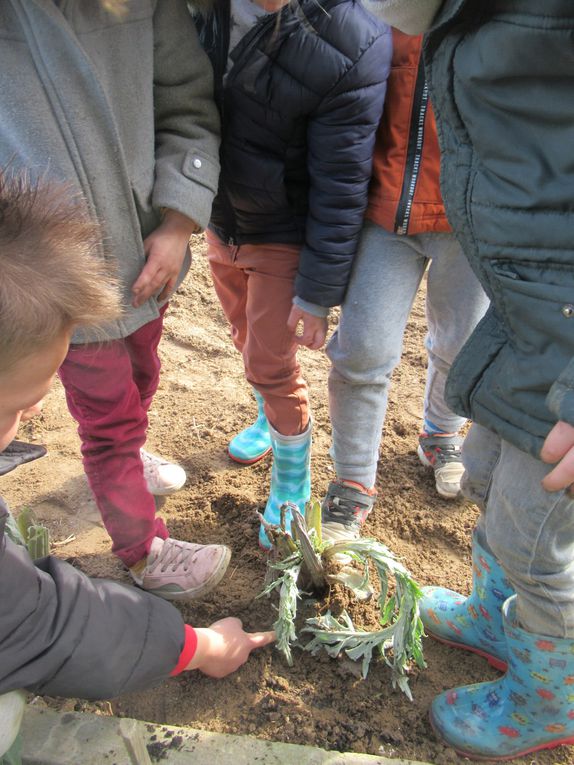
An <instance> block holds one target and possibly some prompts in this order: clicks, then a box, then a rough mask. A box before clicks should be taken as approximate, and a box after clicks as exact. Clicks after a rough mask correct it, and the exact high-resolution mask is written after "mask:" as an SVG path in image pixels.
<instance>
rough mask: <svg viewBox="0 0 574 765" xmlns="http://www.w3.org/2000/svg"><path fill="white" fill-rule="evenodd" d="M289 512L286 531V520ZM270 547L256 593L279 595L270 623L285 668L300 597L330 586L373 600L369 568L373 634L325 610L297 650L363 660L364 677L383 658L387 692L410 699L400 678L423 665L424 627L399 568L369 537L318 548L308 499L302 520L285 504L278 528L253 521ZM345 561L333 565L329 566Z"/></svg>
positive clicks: (413, 590) (413, 588)
mask: <svg viewBox="0 0 574 765" xmlns="http://www.w3.org/2000/svg"><path fill="white" fill-rule="evenodd" d="M288 511H290V513H291V516H292V524H291V529H290V532H291V533H289V532H288V531H287V529H286V528H285V519H286V517H287V513H288ZM260 519H261V521H262V523H263V524H264V527H265V530H266V532H267V536H268V537H269V540H270V541H271V544H272V547H273V555H272V558H271V559H270V561H269V563H268V581H267V582H266V586H265V588H264V590H263V592H262V593H261V595H270V594H271V593H272V592H274V591H275V590H278V591H279V605H278V607H277V610H278V617H277V620H276V622H275V624H274V629H275V632H276V634H277V646H278V648H279V650H280V651H281V652H282V653H283V654H284V656H285V658H286V659H287V662H288V663H289V664H290V665H291V664H292V663H293V655H292V650H291V649H292V646H294V645H299V642H298V635H297V627H296V616H297V604H298V601H299V600H300V599H301V597H302V595H303V594H309V593H312V594H313V595H315V597H319V598H320V597H322V596H324V594H325V593H326V592H328V590H329V588H330V587H331V586H332V585H334V584H335V583H339V584H342V585H343V586H345V587H346V588H348V589H349V590H350V591H351V592H352V593H353V595H354V597H355V598H357V599H358V600H365V599H367V598H369V597H371V596H372V595H373V589H372V585H371V573H370V567H371V566H372V567H373V568H374V569H375V571H376V573H377V576H378V579H379V584H380V591H379V595H378V608H379V624H380V629H376V630H373V631H369V630H360V629H356V628H355V625H354V624H353V622H352V620H351V617H350V616H349V614H348V613H347V612H346V611H343V612H342V613H341V614H340V615H339V617H338V618H335V616H333V615H332V614H331V612H330V611H327V613H326V614H324V615H323V616H318V617H315V618H310V619H307V620H306V622H305V626H304V627H303V628H302V629H301V630H300V632H302V633H303V632H305V633H310V634H311V635H312V636H313V637H312V639H311V641H310V642H308V643H307V644H306V645H304V646H302V647H303V648H304V649H305V650H306V651H311V653H313V654H315V653H317V652H318V651H320V650H321V649H324V650H325V651H326V652H327V653H328V654H329V656H332V657H337V656H339V655H340V654H341V652H345V654H346V655H347V656H348V657H349V658H350V659H353V660H354V661H358V660H359V659H360V660H362V674H363V677H366V676H367V673H368V670H369V666H370V663H371V660H372V658H373V655H378V656H381V657H382V658H383V660H384V661H385V663H386V664H387V665H388V666H389V667H390V669H391V673H392V674H391V679H392V683H393V686H397V685H398V687H399V688H400V689H401V690H402V691H403V692H404V693H405V694H406V695H407V697H408V698H409V699H412V694H411V691H410V688H409V685H408V677H407V673H408V671H409V669H410V668H411V667H412V665H413V663H414V664H416V665H417V666H418V667H421V668H422V667H424V666H425V662H424V658H423V653H422V635H423V625H422V622H421V619H420V616H419V607H418V602H419V599H420V597H421V591H420V588H419V586H418V584H417V583H416V582H415V581H414V579H413V578H412V577H411V575H410V574H409V572H408V571H407V569H406V568H405V567H404V566H403V564H402V563H401V562H400V561H399V560H397V558H396V557H395V555H394V554H393V553H392V552H391V551H390V550H389V549H388V548H387V547H386V546H385V545H383V544H381V543H380V542H378V541H377V540H375V539H370V538H359V539H353V540H344V541H341V542H336V543H332V542H324V541H323V540H322V537H321V507H320V504H319V502H317V501H311V502H309V503H308V504H307V506H306V508H305V515H303V514H302V513H301V512H300V511H299V508H298V507H297V506H296V505H294V504H292V503H286V504H285V505H283V507H282V508H281V524H280V525H279V526H276V525H272V524H268V523H267V522H266V521H265V520H264V519H263V517H262V516H260ZM341 559H343V560H344V561H345V563H344V565H338V566H336V567H335V566H333V561H334V560H335V561H340V560H341ZM390 576H392V577H394V591H393V593H392V594H389V577H390Z"/></svg>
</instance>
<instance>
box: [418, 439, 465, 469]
mask: <svg viewBox="0 0 574 765" xmlns="http://www.w3.org/2000/svg"><path fill="white" fill-rule="evenodd" d="M423 449H424V452H425V454H432V455H434V457H435V464H436V463H439V465H446V464H447V462H460V460H461V451H460V447H459V446H457V445H456V444H452V443H450V444H449V443H445V444H444V445H442V444H441V445H439V444H431V445H429V446H427V447H423Z"/></svg>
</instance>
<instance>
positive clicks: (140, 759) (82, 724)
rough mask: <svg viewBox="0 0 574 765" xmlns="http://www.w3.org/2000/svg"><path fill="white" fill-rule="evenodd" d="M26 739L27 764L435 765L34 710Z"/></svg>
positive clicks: (28, 710)
mask: <svg viewBox="0 0 574 765" xmlns="http://www.w3.org/2000/svg"><path fill="white" fill-rule="evenodd" d="M22 739H23V751H22V763H23V765H78V763H82V765H152V763H154V762H162V763H166V765H193V764H196V765H200V763H201V765H206V763H211V764H212V765H253V763H257V765H432V764H431V763H422V762H418V761H417V762H415V761H414V760H400V759H399V760H397V759H388V758H386V757H377V756H373V755H368V754H352V753H347V754H344V753H340V752H328V751H326V750H324V749H317V748H315V747H311V746H299V745H297V744H283V743H275V742H272V741H265V740H263V739H258V738H254V737H252V736H235V735H230V734H226V733H211V732H209V731H202V730H196V729H194V728H180V727H174V726H171V725H155V724H152V723H145V722H142V721H140V720H132V719H129V718H118V717H105V716H100V715H95V714H87V713H84V712H64V713H59V712H55V711H54V710H51V709H35V708H34V707H30V706H29V707H27V708H26V712H25V714H24V722H23V725H22Z"/></svg>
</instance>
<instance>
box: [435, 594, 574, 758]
mask: <svg viewBox="0 0 574 765" xmlns="http://www.w3.org/2000/svg"><path fill="white" fill-rule="evenodd" d="M502 617H503V624H504V633H505V638H506V643H507V655H508V670H507V672H506V674H505V675H504V676H503V677H501V678H500V679H499V680H494V681H492V682H489V683H475V684H474V685H467V686H463V687H461V688H455V689H453V690H450V691H446V692H445V693H441V694H440V696H437V698H436V699H435V700H434V701H433V703H432V706H431V713H430V716H431V723H432V726H433V728H434V730H435V733H437V735H438V736H439V737H440V738H441V739H443V740H444V741H446V743H447V744H448V745H449V746H452V747H453V748H454V749H455V750H456V751H457V752H458V754H461V755H463V756H464V757H469V758H471V759H475V760H509V759H513V758H515V757H522V755H525V754H530V753H531V752H537V751H538V750H540V749H553V748H554V747H556V746H561V745H562V744H568V745H571V744H574V638H553V637H546V636H544V635H535V634H533V633H532V632H526V630H524V629H522V628H521V627H520V626H519V625H518V624H517V622H516V596H513V597H511V598H509V599H508V600H507V601H506V602H505V604H504V606H503V608H502Z"/></svg>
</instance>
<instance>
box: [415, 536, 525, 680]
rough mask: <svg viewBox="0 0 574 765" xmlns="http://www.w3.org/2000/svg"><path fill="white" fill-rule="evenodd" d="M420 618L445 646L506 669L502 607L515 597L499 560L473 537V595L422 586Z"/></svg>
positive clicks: (429, 631)
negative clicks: (471, 653) (466, 652)
mask: <svg viewBox="0 0 574 765" xmlns="http://www.w3.org/2000/svg"><path fill="white" fill-rule="evenodd" d="M422 590H423V597H422V599H421V601H420V604H419V607H420V615H421V619H422V621H423V624H424V626H425V631H426V633H427V635H430V637H433V638H435V639H436V640H440V641H441V642H442V643H446V644H447V645H450V646H453V647H455V648H462V649H464V650H466V651H472V652H473V653H477V654H479V656H484V658H485V659H487V660H488V662H489V663H490V664H492V666H493V667H496V669H500V670H502V671H504V670H505V669H506V641H505V639H504V631H503V628H502V614H501V608H502V604H503V603H504V601H505V600H506V599H507V598H509V597H510V596H511V595H513V594H514V590H513V589H512V587H511V585H510V583H509V582H508V580H507V579H506V576H505V574H504V571H503V570H502V569H501V567H500V565H499V563H498V561H497V560H496V558H495V557H494V555H492V553H490V552H487V551H486V550H485V549H484V548H483V547H482V546H481V545H480V544H479V542H478V538H477V532H476V531H475V532H474V534H473V538H472V592H471V594H470V595H469V596H468V598H466V597H465V596H464V595H461V594H459V593H458V592H454V591H453V590H448V589H446V588H444V587H423V588H422Z"/></svg>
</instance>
